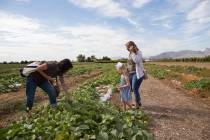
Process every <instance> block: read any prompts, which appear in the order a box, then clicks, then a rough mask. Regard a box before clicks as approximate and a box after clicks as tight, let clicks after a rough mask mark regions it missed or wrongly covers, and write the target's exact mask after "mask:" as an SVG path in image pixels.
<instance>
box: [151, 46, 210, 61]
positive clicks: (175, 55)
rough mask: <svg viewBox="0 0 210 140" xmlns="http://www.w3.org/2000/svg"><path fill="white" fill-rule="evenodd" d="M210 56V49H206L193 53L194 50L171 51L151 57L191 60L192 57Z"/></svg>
mask: <svg viewBox="0 0 210 140" xmlns="http://www.w3.org/2000/svg"><path fill="white" fill-rule="evenodd" d="M209 55H210V48H206V49H205V50H204V51H192V50H183V51H170V52H164V53H161V54H159V55H156V56H152V57H150V59H164V58H168V59H169V58H172V59H179V58H190V57H205V56H209Z"/></svg>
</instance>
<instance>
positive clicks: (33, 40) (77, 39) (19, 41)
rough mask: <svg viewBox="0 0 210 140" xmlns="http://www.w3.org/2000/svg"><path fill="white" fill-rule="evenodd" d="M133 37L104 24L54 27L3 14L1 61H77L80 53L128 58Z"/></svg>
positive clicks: (1, 15) (0, 19)
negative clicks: (129, 44)
mask: <svg viewBox="0 0 210 140" xmlns="http://www.w3.org/2000/svg"><path fill="white" fill-rule="evenodd" d="M130 36H131V35H129V33H128V32H126V31H125V30H123V29H116V28H115V29H112V28H110V27H106V26H101V25H76V26H67V27H62V26H60V27H59V26H58V27H56V28H55V27H50V26H47V25H44V24H42V23H41V22H40V21H38V20H34V19H31V18H28V17H25V16H21V15H14V14H11V13H6V12H0V61H5V60H7V61H21V60H60V59H63V58H66V57H67V58H70V59H75V58H76V56H77V55H78V54H80V53H82V54H85V55H92V54H94V55H96V56H97V57H102V56H109V57H116V56H122V57H123V56H127V52H126V50H125V47H124V43H125V42H127V41H128V40H129V39H132V38H130Z"/></svg>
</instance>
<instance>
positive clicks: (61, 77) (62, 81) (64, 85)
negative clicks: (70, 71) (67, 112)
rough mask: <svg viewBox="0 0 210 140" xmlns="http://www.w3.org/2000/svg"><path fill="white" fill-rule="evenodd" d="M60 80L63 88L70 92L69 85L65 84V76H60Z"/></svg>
mask: <svg viewBox="0 0 210 140" xmlns="http://www.w3.org/2000/svg"><path fill="white" fill-rule="evenodd" d="M59 80H60V82H61V86H62V88H63V90H64V91H65V93H67V92H68V88H67V86H66V84H65V81H64V77H63V76H59Z"/></svg>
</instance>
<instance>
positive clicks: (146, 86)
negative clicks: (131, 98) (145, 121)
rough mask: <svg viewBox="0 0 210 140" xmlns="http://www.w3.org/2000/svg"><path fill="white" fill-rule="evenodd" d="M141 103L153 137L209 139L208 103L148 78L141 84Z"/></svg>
mask: <svg viewBox="0 0 210 140" xmlns="http://www.w3.org/2000/svg"><path fill="white" fill-rule="evenodd" d="M142 103H143V108H144V110H145V111H146V112H148V113H150V114H151V115H152V118H153V121H152V123H151V126H150V127H151V130H152V131H153V132H154V135H155V139H156V140H210V104H209V103H204V102H203V101H201V100H200V99H197V98H195V97H192V96H189V95H187V94H185V93H184V92H183V91H181V90H178V89H175V88H173V87H168V86H167V85H166V84H165V83H163V82H162V81H160V80H157V79H154V78H152V77H150V78H149V79H148V80H146V81H144V83H143V85H142Z"/></svg>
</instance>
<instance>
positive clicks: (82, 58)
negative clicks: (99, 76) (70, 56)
mask: <svg viewBox="0 0 210 140" xmlns="http://www.w3.org/2000/svg"><path fill="white" fill-rule="evenodd" d="M100 61H112V59H111V58H109V57H108V56H103V57H102V58H101V59H98V58H96V56H95V55H91V56H88V57H86V56H85V55H83V54H79V55H78V56H77V62H100Z"/></svg>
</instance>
